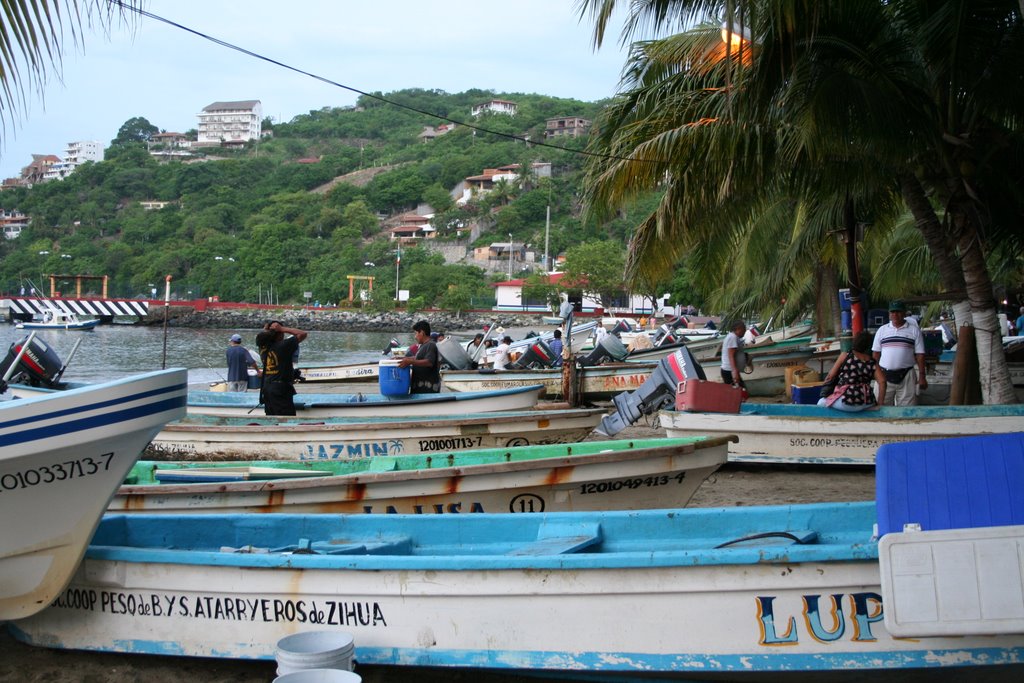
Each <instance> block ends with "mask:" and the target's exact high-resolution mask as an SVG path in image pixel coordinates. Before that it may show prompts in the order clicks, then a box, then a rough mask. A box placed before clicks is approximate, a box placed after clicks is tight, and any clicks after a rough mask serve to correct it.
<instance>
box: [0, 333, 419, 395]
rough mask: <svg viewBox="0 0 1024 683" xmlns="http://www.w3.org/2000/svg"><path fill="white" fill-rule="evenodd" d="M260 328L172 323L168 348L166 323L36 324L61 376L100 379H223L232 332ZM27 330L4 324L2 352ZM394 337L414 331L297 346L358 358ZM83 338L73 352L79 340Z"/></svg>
mask: <svg viewBox="0 0 1024 683" xmlns="http://www.w3.org/2000/svg"><path fill="white" fill-rule="evenodd" d="M257 332H259V330H235V329H198V330H197V329H188V328H181V327H168V328H167V334H166V354H165V350H164V349H165V343H164V339H165V336H164V329H163V327H162V326H158V327H140V326H134V325H100V326H98V327H96V328H95V329H94V330H93V331H91V332H81V331H64V330H37V331H36V338H37V339H39V340H40V341H42V342H45V343H46V344H47V345H48V346H50V347H51V348H53V349H54V350H55V351H56V352H57V355H58V356H59V357H60V358H61V360H62V361H63V362H64V363H66V364H67V370H66V371H65V372H64V376H63V379H64V380H65V381H68V382H98V381H103V380H105V379H113V378H117V377H124V376H126V375H132V374H135V373H139V372H149V371H151V370H159V369H161V368H162V367H167V368H182V367H183V368H187V369H188V376H189V383H190V384H193V383H194V384H200V383H209V382H217V381H221V380H223V379H225V377H226V376H227V368H226V367H225V356H224V354H225V350H226V349H227V346H228V338H229V337H230V336H231V335H232V334H235V333H238V334H240V335H242V345H243V346H245V347H246V348H247V349H251V350H255V348H256V342H255V339H256V334H257ZM27 335H28V331H27V330H19V329H17V328H16V327H15V326H14V325H2V326H0V354H6V353H7V352H8V349H10V346H11V344H12V343H13V342H15V341H17V340H20V339H23V338H25V337H26V336H27ZM392 337H394V338H395V339H397V340H398V341H399V342H400V343H401V344H402V345H405V344H409V343H412V334H411V333H409V334H392V333H386V332H310V333H309V337H307V339H306V341H304V342H303V343H302V345H301V346H300V347H299V351H300V353H299V361H300V364H303V363H359V362H364V361H369V360H377V359H379V358H380V353H381V350H382V349H383V348H384V346H385V345H386V344H387V343H388V341H389V340H390V339H391V338H392ZM78 340H81V344H80V345H79V346H78V349H77V351H75V352H74V354H73V355H72V351H73V349H74V346H75V342H76V341H78Z"/></svg>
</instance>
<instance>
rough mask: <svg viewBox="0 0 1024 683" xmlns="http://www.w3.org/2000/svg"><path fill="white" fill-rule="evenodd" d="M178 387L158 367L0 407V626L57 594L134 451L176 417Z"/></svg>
mask: <svg viewBox="0 0 1024 683" xmlns="http://www.w3.org/2000/svg"><path fill="white" fill-rule="evenodd" d="M187 382H188V379H187V375H186V372H185V370H166V371H163V372H154V373H150V374H145V375H138V376H134V377H129V378H126V379H120V380H115V381H113V382H107V383H104V384H96V385H93V386H90V387H86V388H82V389H74V390H72V391H65V392H60V393H53V394H51V395H48V396H40V397H37V398H33V399H25V400H10V401H0V518H2V519H3V520H4V522H3V524H4V530H3V533H2V534H0V621H3V620H5V619H20V618H22V617H25V616H28V615H30V614H32V613H34V612H36V611H38V610H40V609H43V608H44V607H46V605H48V604H49V603H50V601H51V600H53V599H54V597H56V595H57V594H58V593H59V592H60V591H61V590H62V589H63V588H64V586H65V585H66V584H67V581H68V580H69V579H70V578H71V575H72V573H73V572H74V571H75V568H76V567H77V566H78V562H79V560H81V558H82V553H84V552H85V547H86V545H87V544H88V542H89V538H90V537H91V536H92V533H93V530H94V529H95V528H96V524H97V523H98V522H99V519H100V516H101V515H102V514H103V510H104V508H106V506H107V501H109V500H110V497H111V496H112V495H113V493H114V491H115V490H116V489H117V487H118V486H119V485H120V483H121V481H122V479H124V476H125V474H126V473H127V472H128V470H129V469H130V468H131V466H132V464H134V463H135V461H136V460H137V459H138V457H139V454H140V453H141V452H142V449H143V448H144V447H145V446H146V444H147V443H148V442H149V440H150V439H151V438H153V435H154V434H156V433H157V432H158V431H159V430H160V428H161V427H163V425H164V423H166V422H168V421H170V420H175V419H178V418H180V417H182V416H183V415H184V414H185V392H186V385H187Z"/></svg>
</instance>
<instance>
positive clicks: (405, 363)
mask: <svg viewBox="0 0 1024 683" xmlns="http://www.w3.org/2000/svg"><path fill="white" fill-rule="evenodd" d="M412 333H413V335H414V336H415V337H416V343H417V344H419V348H418V349H417V350H416V355H415V356H406V357H405V358H402V359H400V360H399V361H398V367H400V368H409V367H411V368H412V384H411V386H410V389H409V391H410V393H413V394H438V393H440V392H441V356H440V354H439V353H438V352H437V343H436V342H435V341H434V339H433V338H432V337H431V334H430V323H428V322H427V321H426V320H420V321H419V322H417V323H416V324H415V325H413V326H412Z"/></svg>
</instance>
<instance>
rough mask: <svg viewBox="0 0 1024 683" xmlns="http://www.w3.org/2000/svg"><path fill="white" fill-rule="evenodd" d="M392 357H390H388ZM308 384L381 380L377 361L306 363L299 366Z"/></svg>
mask: <svg viewBox="0 0 1024 683" xmlns="http://www.w3.org/2000/svg"><path fill="white" fill-rule="evenodd" d="M388 357H390V356H388ZM298 369H299V370H300V371H301V372H302V378H303V379H304V380H305V381H306V382H376V381H378V379H379V378H380V365H379V364H378V363H377V361H372V362H367V363H313V364H309V363H304V364H301V365H299V366H298Z"/></svg>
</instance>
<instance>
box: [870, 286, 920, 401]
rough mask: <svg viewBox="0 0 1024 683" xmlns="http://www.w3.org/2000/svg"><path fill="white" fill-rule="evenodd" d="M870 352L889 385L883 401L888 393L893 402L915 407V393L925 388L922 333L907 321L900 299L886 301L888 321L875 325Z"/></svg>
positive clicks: (903, 305) (904, 306)
mask: <svg viewBox="0 0 1024 683" xmlns="http://www.w3.org/2000/svg"><path fill="white" fill-rule="evenodd" d="M871 351H872V356H874V359H875V361H877V362H878V364H879V365H880V366H881V368H882V371H883V372H884V373H885V380H886V382H887V384H888V386H889V390H890V391H889V394H888V396H886V397H885V398H886V401H887V402H888V397H889V396H891V397H892V401H893V404H894V405H897V406H916V405H917V395H918V392H919V391H923V390H924V389H927V388H928V380H927V379H925V376H924V335H923V334H921V328H920V327H918V326H917V325H912V324H911V323H910V322H909V321H908V320H907V305H906V304H905V303H903V301H901V300H899V299H896V300H894V301H891V302H889V322H887V323H886V324H884V325H882V326H881V327H879V328H878V332H877V333H876V334H875V343H874V344H873V345H872V346H871ZM915 366H916V367H915ZM879 394H881V391H879ZM883 405H884V404H883Z"/></svg>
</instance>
